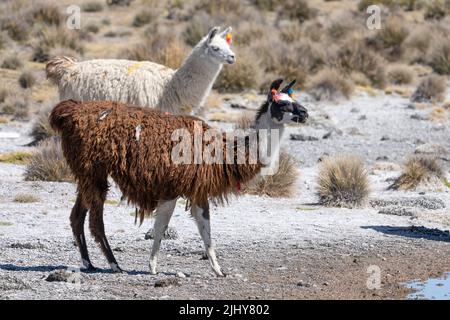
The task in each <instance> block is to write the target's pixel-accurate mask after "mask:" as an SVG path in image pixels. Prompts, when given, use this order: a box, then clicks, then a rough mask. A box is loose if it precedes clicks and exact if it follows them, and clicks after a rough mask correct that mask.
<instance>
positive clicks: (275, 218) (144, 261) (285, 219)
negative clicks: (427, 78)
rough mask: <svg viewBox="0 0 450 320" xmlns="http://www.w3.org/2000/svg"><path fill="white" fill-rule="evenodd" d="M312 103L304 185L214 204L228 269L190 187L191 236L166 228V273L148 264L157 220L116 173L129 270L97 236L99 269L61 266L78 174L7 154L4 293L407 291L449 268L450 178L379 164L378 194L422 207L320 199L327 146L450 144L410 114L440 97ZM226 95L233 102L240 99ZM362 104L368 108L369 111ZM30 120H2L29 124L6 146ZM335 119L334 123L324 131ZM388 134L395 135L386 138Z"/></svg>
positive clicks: (182, 224) (112, 228)
mask: <svg viewBox="0 0 450 320" xmlns="http://www.w3.org/2000/svg"><path fill="white" fill-rule="evenodd" d="M236 99H240V98H236ZM240 102H241V103H247V102H248V101H240ZM305 104H306V105H307V106H308V107H309V108H310V110H311V119H312V121H311V123H310V124H309V125H307V126H305V127H303V128H300V129H299V128H290V129H289V133H301V134H304V135H308V136H315V137H317V138H318V139H319V140H317V141H291V140H289V135H288V136H287V139H286V142H285V147H286V148H287V149H289V150H290V152H291V153H293V154H295V156H296V157H297V158H298V159H299V161H300V164H299V166H300V172H301V175H300V178H299V180H298V182H297V183H298V188H297V193H296V195H295V197H293V198H289V199H271V198H266V197H257V196H242V197H240V198H238V199H235V200H232V201H231V202H230V205H229V206H226V207H215V208H212V218H211V219H212V229H213V230H212V233H213V238H214V239H215V241H216V246H217V250H218V254H219V259H220V263H221V265H222V267H223V268H224V269H225V272H226V273H227V274H228V276H227V277H226V278H217V277H215V276H214V275H213V273H212V271H211V270H210V268H209V264H208V262H207V261H206V260H203V259H202V253H203V250H202V242H201V240H200V237H199V235H198V234H197V230H196V227H195V224H194V222H193V221H192V220H191V219H190V218H189V216H188V215H187V213H185V212H184V203H183V201H179V203H178V205H177V208H176V212H175V215H174V218H173V219H172V221H171V224H170V225H171V226H172V227H174V228H175V229H176V232H177V234H178V237H177V239H174V240H165V241H163V243H162V248H161V252H160V260H159V268H158V271H159V274H158V275H156V276H151V275H149V274H148V259H149V255H150V247H151V240H144V234H145V232H146V231H147V229H148V228H149V227H150V226H151V221H146V222H145V223H144V225H143V226H141V227H140V228H139V227H138V226H136V225H134V217H132V216H131V214H132V213H133V208H132V207H128V206H126V205H118V200H119V199H120V194H119V192H118V191H117V189H116V188H115V187H114V186H113V187H112V189H111V191H110V193H109V200H110V201H109V202H108V204H107V205H106V209H105V223H106V228H107V235H108V237H109V240H110V243H111V245H112V247H113V248H114V251H115V255H116V258H117V259H118V261H119V264H120V265H121V267H122V268H124V269H125V270H127V272H126V273H124V274H113V273H110V271H109V268H108V266H107V264H106V261H105V260H104V258H103V256H102V255H101V253H100V251H99V249H98V248H97V247H96V245H95V244H94V243H93V241H92V239H89V249H90V253H91V257H92V260H93V263H94V265H95V266H97V267H99V268H101V269H100V270H99V272H95V273H74V274H70V273H69V274H68V273H66V274H64V273H63V272H61V271H59V270H66V269H67V268H76V267H78V265H79V258H78V251H77V249H76V247H75V246H74V243H73V239H72V237H71V231H70V226H69V221H68V217H69V212H70V209H71V207H72V206H73V203H74V199H75V186H74V185H72V184H69V183H50V182H25V181H23V177H22V174H23V171H24V167H23V166H17V165H10V164H2V163H0V298H2V299H83V298H86V299H109V298H111V299H127V298H129V299H251V298H253V299H264V298H268V299H316V298H318V299H327V298H332V299H342V298H349V299H357V298H363V299H382V298H387V299H392V298H405V297H406V296H407V293H408V289H406V287H405V286H404V285H403V283H404V282H405V281H409V280H412V279H426V278H428V277H436V276H439V275H442V274H443V273H444V272H446V271H449V269H450V254H449V253H450V243H449V242H450V235H449V233H448V231H447V230H449V221H450V219H449V218H450V212H449V209H448V208H449V206H450V193H449V191H450V190H449V189H448V188H444V189H443V191H441V192H425V194H423V193H422V194H419V193H418V192H391V191H386V188H387V186H388V185H389V182H388V181H386V180H388V179H389V178H391V177H395V176H396V175H398V174H399V172H398V171H381V170H376V171H371V175H370V179H371V182H372V194H371V199H378V200H382V201H385V200H388V199H396V200H402V199H410V200H411V199H412V200H414V201H413V204H410V205H409V206H412V207H413V209H414V214H413V215H410V216H408V215H406V216H397V215H388V214H380V213H379V208H374V207H371V206H370V205H368V206H367V207H365V208H360V209H340V208H324V207H321V206H318V205H315V204H314V203H315V202H316V200H317V199H316V197H315V194H314V181H315V175H316V172H317V159H318V158H319V157H320V156H321V155H322V154H323V153H329V154H334V153H338V152H353V153H358V154H361V155H362V156H364V159H365V160H366V161H367V164H368V165H369V166H372V165H373V164H374V163H376V161H377V158H378V157H383V156H385V157H387V159H388V161H394V162H397V163H398V162H400V161H401V160H403V158H404V157H405V155H407V154H409V153H411V152H413V151H414V150H415V148H417V146H419V145H421V144H423V143H427V142H434V143H438V144H440V145H442V146H443V147H444V148H447V149H449V147H450V145H449V141H448V136H449V133H450V132H449V130H450V129H449V128H448V126H447V125H445V124H444V125H443V124H439V123H436V122H432V121H429V120H416V119H413V118H411V117H410V116H411V115H412V114H415V113H423V114H425V115H426V113H427V112H428V111H427V110H422V109H420V110H418V109H412V107H411V106H410V107H408V102H407V100H406V99H403V98H401V97H398V96H378V97H370V96H368V95H366V94H360V95H359V96H358V97H356V98H355V99H354V100H352V101H351V102H346V103H340V104H339V105H335V104H324V105H316V104H313V103H311V102H308V101H306V102H305ZM250 107H252V106H250ZM224 108H225V110H227V112H229V113H230V114H233V113H238V112H240V110H236V109H233V110H231V109H228V108H226V107H224ZM355 108H356V109H358V111H357V112H356V111H355V110H356V109H355ZM324 114H326V115H327V116H323V115H324ZM362 115H365V116H366V119H365V120H358V119H360V117H361V116H362ZM221 125H222V124H221ZM223 126H226V125H223ZM29 128H30V126H29V124H23V123H13V124H10V125H8V126H1V128H0V136H1V134H4V135H5V133H7V132H15V133H19V137H17V138H14V137H12V138H0V152H4V151H9V150H18V149H24V147H23V144H25V143H27V142H28V141H29V140H30V138H29V137H28V135H27V134H28V130H29ZM349 128H350V129H351V128H356V130H358V131H359V132H360V134H354V132H356V130H353V129H352V130H350V129H349ZM330 131H332V134H331V136H330V137H329V138H328V139H323V138H322V136H323V134H325V133H328V132H330ZM349 132H350V133H349ZM382 136H388V137H389V139H388V140H383V141H381V137H382ZM419 140H420V141H419ZM444 163H445V164H446V163H447V162H445V161H444ZM446 172H447V175H448V167H446ZM18 194H33V195H35V196H36V197H37V198H38V201H37V202H33V203H17V202H14V198H15V196H16V195H18ZM429 203H432V204H436V206H435V207H437V209H436V208H435V209H431V208H432V206H430V205H429ZM378 268H379V269H378ZM69 270H72V269H69ZM373 270H379V271H380V277H379V284H380V285H379V286H377V287H378V289H373V288H372V285H373V284H374V283H375V284H376V283H377V281H378V278H376V275H375V278H374V277H373V274H372V273H371V272H372V271H373ZM49 275H52V276H55V275H63V278H64V275H65V276H66V277H67V275H68V276H69V282H70V281H72V280H73V281H74V282H75V283H68V282H66V281H52V282H50V281H46V280H49V279H48V277H49ZM374 279H375V282H373V281H372V280H374ZM57 280H58V279H57ZM368 283H369V285H368ZM167 284H171V285H168V286H166V285H167ZM155 285H156V287H155Z"/></svg>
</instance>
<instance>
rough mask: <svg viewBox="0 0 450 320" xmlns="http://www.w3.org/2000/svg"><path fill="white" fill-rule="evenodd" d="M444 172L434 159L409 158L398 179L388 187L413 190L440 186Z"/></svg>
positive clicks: (423, 156) (428, 157)
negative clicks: (421, 187) (420, 187)
mask: <svg viewBox="0 0 450 320" xmlns="http://www.w3.org/2000/svg"><path fill="white" fill-rule="evenodd" d="M444 178H445V175H444V171H443V169H442V167H441V165H440V163H439V161H438V159H437V158H436V157H431V156H425V155H414V156H411V157H410V158H409V159H408V160H407V161H406V163H405V166H404V169H403V172H402V174H401V175H400V177H398V178H397V179H396V180H395V182H394V183H393V184H392V185H391V186H390V187H389V189H393V190H414V189H416V188H417V187H419V186H425V187H427V186H436V183H437V184H442V183H441V182H440V181H442V180H443V179H444Z"/></svg>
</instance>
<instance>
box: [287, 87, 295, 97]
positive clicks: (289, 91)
mask: <svg viewBox="0 0 450 320" xmlns="http://www.w3.org/2000/svg"><path fill="white" fill-rule="evenodd" d="M288 95H289V97H291V98H294V89H292V88H289V90H288Z"/></svg>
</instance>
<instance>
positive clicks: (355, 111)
mask: <svg viewBox="0 0 450 320" xmlns="http://www.w3.org/2000/svg"><path fill="white" fill-rule="evenodd" d="M350 112H351V113H358V112H359V109H358V108H352V109H351V110H350Z"/></svg>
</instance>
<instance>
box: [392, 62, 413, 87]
mask: <svg viewBox="0 0 450 320" xmlns="http://www.w3.org/2000/svg"><path fill="white" fill-rule="evenodd" d="M387 77H388V79H389V82H390V83H392V84H396V85H402V84H411V83H412V82H413V80H414V72H413V70H412V69H411V68H410V67H409V66H408V65H402V64H398V65H393V66H392V67H390V68H389V70H388V72H387Z"/></svg>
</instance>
